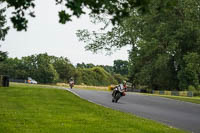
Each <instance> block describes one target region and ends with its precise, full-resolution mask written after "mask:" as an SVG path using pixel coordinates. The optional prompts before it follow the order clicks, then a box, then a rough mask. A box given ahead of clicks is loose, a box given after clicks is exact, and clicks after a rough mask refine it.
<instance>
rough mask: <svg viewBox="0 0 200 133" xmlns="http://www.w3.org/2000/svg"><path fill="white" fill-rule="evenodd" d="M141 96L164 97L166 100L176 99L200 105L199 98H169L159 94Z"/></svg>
mask: <svg viewBox="0 0 200 133" xmlns="http://www.w3.org/2000/svg"><path fill="white" fill-rule="evenodd" d="M141 94H143V95H150V96H159V97H164V98H169V99H174V100H179V101H184V102H190V103H196V104H200V97H198V96H195V97H184V96H169V95H158V94H148V93H141Z"/></svg>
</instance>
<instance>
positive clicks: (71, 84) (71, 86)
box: [69, 81, 74, 89]
mask: <svg viewBox="0 0 200 133" xmlns="http://www.w3.org/2000/svg"><path fill="white" fill-rule="evenodd" d="M69 86H70V88H71V89H72V88H73V87H74V82H73V81H70V82H69Z"/></svg>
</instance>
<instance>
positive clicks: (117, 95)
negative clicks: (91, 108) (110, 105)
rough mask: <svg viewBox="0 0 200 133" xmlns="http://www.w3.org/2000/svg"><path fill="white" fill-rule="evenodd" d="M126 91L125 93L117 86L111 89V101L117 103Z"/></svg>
mask: <svg viewBox="0 0 200 133" xmlns="http://www.w3.org/2000/svg"><path fill="white" fill-rule="evenodd" d="M125 95H126V93H125V90H120V89H118V88H117V87H116V88H115V89H114V90H113V93H112V97H113V98H112V102H115V103H117V102H118V100H119V99H120V98H121V97H122V96H125Z"/></svg>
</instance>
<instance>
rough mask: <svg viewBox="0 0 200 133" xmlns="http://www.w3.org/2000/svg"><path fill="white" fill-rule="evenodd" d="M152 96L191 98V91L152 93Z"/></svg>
mask: <svg viewBox="0 0 200 133" xmlns="http://www.w3.org/2000/svg"><path fill="white" fill-rule="evenodd" d="M152 93H153V94H158V95H171V96H185V97H193V92H192V91H155V90H153V91H152Z"/></svg>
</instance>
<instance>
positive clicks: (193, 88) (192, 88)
mask: <svg viewBox="0 0 200 133" xmlns="http://www.w3.org/2000/svg"><path fill="white" fill-rule="evenodd" d="M188 91H192V92H195V91H196V89H195V87H194V86H193V85H189V86H188Z"/></svg>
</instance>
